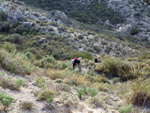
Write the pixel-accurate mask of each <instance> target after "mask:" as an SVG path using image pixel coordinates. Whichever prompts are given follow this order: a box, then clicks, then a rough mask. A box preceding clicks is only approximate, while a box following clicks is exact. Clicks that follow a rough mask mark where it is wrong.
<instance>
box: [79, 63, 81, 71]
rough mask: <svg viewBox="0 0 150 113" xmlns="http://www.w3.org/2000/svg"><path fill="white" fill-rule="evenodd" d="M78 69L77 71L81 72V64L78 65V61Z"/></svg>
mask: <svg viewBox="0 0 150 113" xmlns="http://www.w3.org/2000/svg"><path fill="white" fill-rule="evenodd" d="M78 69H79V72H81V65H80V63H79V64H78Z"/></svg>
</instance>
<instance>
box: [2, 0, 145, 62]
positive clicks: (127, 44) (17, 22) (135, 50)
mask: <svg viewBox="0 0 150 113" xmlns="http://www.w3.org/2000/svg"><path fill="white" fill-rule="evenodd" d="M0 9H1V10H3V11H2V12H1V14H2V15H4V17H5V16H6V19H5V20H4V21H1V22H0V24H1V28H0V31H1V33H2V35H1V42H2V45H3V42H5V41H8V42H11V43H14V44H16V45H17V46H16V47H17V49H18V50H19V51H23V52H28V51H30V52H32V53H33V54H37V55H38V54H42V55H44V56H45V55H53V56H54V57H55V58H56V59H63V60H64V59H69V58H72V57H73V56H74V55H76V56H82V57H85V58H88V59H89V58H91V55H99V54H103V53H105V54H108V55H113V56H116V57H126V56H137V55H139V54H144V53H146V52H147V49H146V47H145V45H146V44H145V43H141V42H140V41H138V40H137V39H135V38H134V37H131V36H128V37H127V36H125V35H123V34H120V35H119V34H115V32H113V31H112V32H111V31H110V30H107V28H106V30H105V28H104V27H101V28H99V27H95V26H93V28H92V26H90V27H89V26H87V25H85V24H81V23H79V22H77V21H74V20H71V19H69V18H68V17H67V16H66V15H65V14H64V13H63V12H60V11H52V12H46V11H43V10H39V9H33V8H29V7H28V8H27V7H25V6H24V5H20V4H19V5H18V4H15V3H13V2H9V1H8V2H6V1H3V2H2V3H1V4H0ZM97 28H99V31H100V32H93V31H90V29H97ZM3 33H7V34H8V36H5V34H3ZM14 33H17V34H18V35H16V34H15V35H14ZM137 44H138V45H137ZM140 48H141V50H140ZM142 48H143V49H142ZM32 49H34V51H33V50H32ZM35 49H37V50H38V51H37V50H35ZM143 50H144V51H143Z"/></svg>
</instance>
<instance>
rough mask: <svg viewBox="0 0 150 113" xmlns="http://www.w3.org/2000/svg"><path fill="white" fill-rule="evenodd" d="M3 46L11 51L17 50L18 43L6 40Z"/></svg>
mask: <svg viewBox="0 0 150 113" xmlns="http://www.w3.org/2000/svg"><path fill="white" fill-rule="evenodd" d="M2 48H4V49H6V50H7V51H9V52H13V51H16V45H15V44H12V43H9V42H4V44H3V45H2Z"/></svg>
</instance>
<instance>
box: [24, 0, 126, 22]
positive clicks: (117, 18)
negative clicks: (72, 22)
mask: <svg viewBox="0 0 150 113" xmlns="http://www.w3.org/2000/svg"><path fill="white" fill-rule="evenodd" d="M21 1H23V2H26V3H27V4H30V5H32V6H34V7H38V8H42V9H45V10H47V11H51V10H60V11H63V12H65V13H66V14H67V15H68V16H69V17H71V18H73V19H76V20H77V21H80V22H84V23H88V24H95V23H100V22H105V21H106V20H110V22H111V23H112V24H117V23H121V22H123V21H124V20H123V17H122V16H121V15H119V14H118V13H115V12H114V11H113V10H112V9H110V8H107V7H106V6H105V5H106V3H105V1H103V3H102V4H97V0H91V2H88V1H84V0H83V2H82V3H81V1H80V0H76V1H72V0H55V1H53V0H44V1H42V2H41V1H40V0H38V1H35V0H21ZM100 19H102V20H100ZM116 22H117V23H116Z"/></svg>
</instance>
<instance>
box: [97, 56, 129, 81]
mask: <svg viewBox="0 0 150 113" xmlns="http://www.w3.org/2000/svg"><path fill="white" fill-rule="evenodd" d="M130 69H131V66H130V65H129V64H127V63H126V62H124V61H122V60H120V59H115V58H112V57H104V58H103V59H102V62H101V63H100V64H98V65H96V71H97V72H100V73H103V74H106V75H108V74H111V75H112V76H113V77H120V78H121V79H125V78H128V76H126V75H127V74H130ZM131 76H132V75H131ZM129 77H130V76H129Z"/></svg>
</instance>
